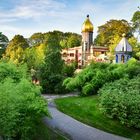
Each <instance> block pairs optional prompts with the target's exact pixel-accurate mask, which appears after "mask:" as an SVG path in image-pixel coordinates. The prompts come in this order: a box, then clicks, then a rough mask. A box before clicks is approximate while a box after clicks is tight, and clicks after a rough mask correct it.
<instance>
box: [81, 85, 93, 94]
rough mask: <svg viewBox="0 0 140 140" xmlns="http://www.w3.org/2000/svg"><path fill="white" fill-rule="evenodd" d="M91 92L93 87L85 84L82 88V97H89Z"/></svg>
mask: <svg viewBox="0 0 140 140" xmlns="http://www.w3.org/2000/svg"><path fill="white" fill-rule="evenodd" d="M92 92H93V86H92V84H91V83H87V84H86V85H85V86H84V87H83V88H82V95H91V94H92Z"/></svg>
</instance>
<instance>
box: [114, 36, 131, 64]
mask: <svg viewBox="0 0 140 140" xmlns="http://www.w3.org/2000/svg"><path fill="white" fill-rule="evenodd" d="M122 36H123V38H122V39H121V41H120V42H119V44H118V45H117V46H116V48H115V55H116V63H125V62H127V61H128V60H129V59H130V58H131V54H132V47H131V46H130V44H129V43H128V41H127V39H126V38H125V34H123V35H122Z"/></svg>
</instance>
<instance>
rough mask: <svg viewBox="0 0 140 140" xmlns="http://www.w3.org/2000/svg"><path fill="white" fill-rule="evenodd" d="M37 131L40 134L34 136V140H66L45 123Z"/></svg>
mask: <svg viewBox="0 0 140 140" xmlns="http://www.w3.org/2000/svg"><path fill="white" fill-rule="evenodd" d="M37 131H38V132H37V133H36V135H35V136H34V138H33V140H66V139H65V138H64V137H63V136H62V135H60V134H59V133H57V132H56V131H54V130H52V129H50V128H49V127H47V126H46V125H44V124H43V123H41V124H40V125H39V126H38V130H37Z"/></svg>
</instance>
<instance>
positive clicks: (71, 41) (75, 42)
mask: <svg viewBox="0 0 140 140" xmlns="http://www.w3.org/2000/svg"><path fill="white" fill-rule="evenodd" d="M80 45H81V38H80V37H78V36H77V35H71V36H70V37H69V38H68V42H67V46H68V48H72V47H76V46H80Z"/></svg>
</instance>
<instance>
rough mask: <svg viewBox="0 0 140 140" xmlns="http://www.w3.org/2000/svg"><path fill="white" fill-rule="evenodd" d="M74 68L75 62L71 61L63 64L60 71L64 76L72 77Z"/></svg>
mask: <svg viewBox="0 0 140 140" xmlns="http://www.w3.org/2000/svg"><path fill="white" fill-rule="evenodd" d="M75 70H76V62H73V63H71V64H64V67H63V72H62V73H63V74H64V76H66V77H72V76H73V75H74V72H75Z"/></svg>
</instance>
